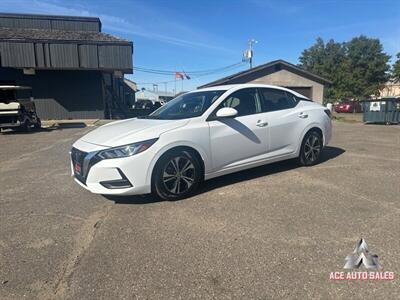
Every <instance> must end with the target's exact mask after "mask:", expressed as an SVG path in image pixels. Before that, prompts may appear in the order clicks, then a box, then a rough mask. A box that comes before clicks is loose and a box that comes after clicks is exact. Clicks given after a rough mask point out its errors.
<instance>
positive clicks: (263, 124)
mask: <svg viewBox="0 0 400 300" xmlns="http://www.w3.org/2000/svg"><path fill="white" fill-rule="evenodd" d="M256 125H257V126H258V127H265V126H268V122H263V121H261V120H258V121H257V124H256Z"/></svg>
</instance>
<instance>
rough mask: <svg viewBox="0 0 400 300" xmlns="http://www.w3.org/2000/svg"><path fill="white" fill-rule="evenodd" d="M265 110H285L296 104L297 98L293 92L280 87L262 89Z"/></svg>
mask: <svg viewBox="0 0 400 300" xmlns="http://www.w3.org/2000/svg"><path fill="white" fill-rule="evenodd" d="M261 95H262V102H263V110H264V111H265V112H270V111H277V110H283V109H288V108H293V107H295V106H296V100H295V98H294V97H293V96H292V97H290V96H291V94H289V93H286V92H285V91H283V90H278V89H265V88H263V89H261Z"/></svg>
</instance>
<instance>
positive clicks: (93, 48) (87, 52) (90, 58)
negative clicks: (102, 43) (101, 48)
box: [79, 45, 99, 69]
mask: <svg viewBox="0 0 400 300" xmlns="http://www.w3.org/2000/svg"><path fill="white" fill-rule="evenodd" d="M97 52H98V51H97V45H79V59H80V64H81V67H82V68H89V69H97V68H98V67H99V59H98V54H97Z"/></svg>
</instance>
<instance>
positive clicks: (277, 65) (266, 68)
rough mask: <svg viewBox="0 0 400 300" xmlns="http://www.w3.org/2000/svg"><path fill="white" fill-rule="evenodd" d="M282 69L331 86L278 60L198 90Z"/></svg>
mask: <svg viewBox="0 0 400 300" xmlns="http://www.w3.org/2000/svg"><path fill="white" fill-rule="evenodd" d="M282 69H286V70H288V71H290V72H293V73H296V74H298V75H300V76H303V77H306V78H309V79H311V80H313V81H316V82H319V83H322V84H331V83H332V82H331V81H330V80H328V79H326V78H323V77H321V76H318V75H316V74H313V73H311V72H308V71H306V70H304V69H302V68H300V67H298V66H296V65H294V64H291V63H289V62H287V61H285V60H282V59H278V60H274V61H271V62H269V63H266V64H263V65H259V66H257V67H254V68H251V69H249V70H245V71H241V72H238V73H235V74H232V75H229V76H226V77H224V78H221V79H218V80H215V81H212V82H210V83H207V84H204V85H202V86H199V88H204V87H210V86H215V85H224V84H229V83H231V82H233V83H239V81H240V79H241V78H243V77H245V76H248V75H254V76H256V75H257V74H258V73H259V74H260V76H259V77H261V76H265V75H267V74H271V73H274V72H277V71H280V70H282Z"/></svg>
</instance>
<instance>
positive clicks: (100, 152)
mask: <svg viewBox="0 0 400 300" xmlns="http://www.w3.org/2000/svg"><path fill="white" fill-rule="evenodd" d="M330 138H331V119H330V111H329V110H328V109H326V108H324V107H323V106H321V105H319V104H317V103H314V102H312V101H311V100H309V99H307V98H305V97H304V96H302V95H301V94H299V93H296V92H294V91H291V90H289V89H286V88H281V87H276V86H269V85H261V84H238V85H228V86H216V87H211V88H204V89H199V90H195V91H192V92H189V93H186V94H184V95H181V96H179V97H177V98H175V99H174V100H171V101H170V102H168V103H167V104H165V105H164V106H162V107H160V108H159V109H158V110H156V111H155V112H153V113H152V114H150V115H149V116H143V117H138V118H135V119H130V120H122V121H116V122H113V123H110V124H107V125H104V126H102V127H100V128H98V129H95V130H93V131H92V132H90V133H88V134H87V135H85V136H83V137H82V138H80V139H79V140H78V141H76V142H75V143H74V145H73V148H72V150H71V167H72V175H73V176H74V177H75V180H76V181H77V182H78V183H79V184H80V185H82V186H83V187H84V188H86V189H88V190H89V191H91V192H93V193H98V194H113V195H132V194H145V193H150V192H153V193H155V194H157V195H158V196H159V197H161V198H163V199H179V198H183V197H186V196H188V195H190V194H191V193H192V192H193V191H195V190H196V188H197V187H198V186H199V184H200V183H201V181H202V180H208V179H210V178H214V177H218V176H221V175H224V174H228V173H232V172H236V171H240V170H244V169H248V168H252V167H256V166H260V165H264V164H268V163H272V162H276V161H280V160H285V159H291V158H297V159H298V161H299V162H300V164H301V165H304V166H311V165H314V164H316V163H317V162H318V160H319V158H320V156H321V152H322V150H323V147H324V146H325V145H326V144H327V143H328V142H329V140H330Z"/></svg>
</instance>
